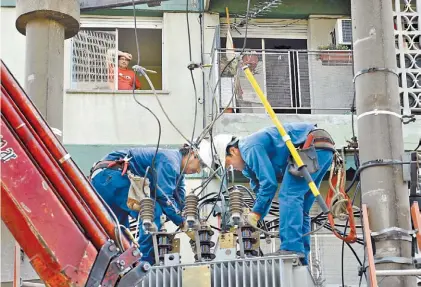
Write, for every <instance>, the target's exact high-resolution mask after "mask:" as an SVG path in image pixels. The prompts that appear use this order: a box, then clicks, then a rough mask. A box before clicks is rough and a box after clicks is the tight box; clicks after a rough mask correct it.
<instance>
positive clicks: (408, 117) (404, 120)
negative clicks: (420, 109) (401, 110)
mask: <svg viewBox="0 0 421 287" xmlns="http://www.w3.org/2000/svg"><path fill="white" fill-rule="evenodd" d="M416 120H417V119H416V118H415V115H403V116H402V124H404V125H407V124H410V123H414V122H415V121H416Z"/></svg>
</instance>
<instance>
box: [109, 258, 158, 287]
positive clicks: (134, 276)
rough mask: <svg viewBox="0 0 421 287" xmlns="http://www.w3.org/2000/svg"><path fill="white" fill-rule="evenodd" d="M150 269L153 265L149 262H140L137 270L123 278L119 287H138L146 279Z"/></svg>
mask: <svg viewBox="0 0 421 287" xmlns="http://www.w3.org/2000/svg"><path fill="white" fill-rule="evenodd" d="M150 269H151V265H150V264H149V263H148V262H140V263H139V264H138V265H137V266H136V267H135V268H133V269H132V270H130V271H129V272H128V273H127V274H125V275H124V276H123V278H121V280H120V281H119V282H118V284H117V287H132V286H138V284H139V283H141V282H142V281H143V280H144V279H145V277H146V275H147V274H148V271H149V270H150Z"/></svg>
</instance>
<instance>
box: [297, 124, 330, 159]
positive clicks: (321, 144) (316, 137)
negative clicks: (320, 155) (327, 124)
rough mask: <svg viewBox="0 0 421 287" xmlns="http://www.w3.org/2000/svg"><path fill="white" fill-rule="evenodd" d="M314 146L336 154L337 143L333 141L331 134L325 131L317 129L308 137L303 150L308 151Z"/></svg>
mask: <svg viewBox="0 0 421 287" xmlns="http://www.w3.org/2000/svg"><path fill="white" fill-rule="evenodd" d="M312 145H314V147H315V148H316V149H326V150H331V151H332V152H334V153H335V152H336V149H335V142H334V141H333V139H332V137H331V136H330V134H329V133H328V132H327V131H325V130H324V129H315V130H312V131H311V132H310V133H309V134H308V136H307V140H306V141H305V142H304V144H303V146H302V149H306V148H309V147H311V146H312Z"/></svg>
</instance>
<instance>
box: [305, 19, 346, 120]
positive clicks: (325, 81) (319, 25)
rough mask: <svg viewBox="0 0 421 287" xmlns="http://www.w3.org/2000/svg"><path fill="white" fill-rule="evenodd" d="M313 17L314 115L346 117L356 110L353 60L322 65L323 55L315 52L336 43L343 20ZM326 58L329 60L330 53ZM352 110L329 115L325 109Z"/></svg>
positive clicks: (310, 45)
mask: <svg viewBox="0 0 421 287" xmlns="http://www.w3.org/2000/svg"><path fill="white" fill-rule="evenodd" d="M331 17H332V16H326V17H322V16H310V18H309V20H308V30H307V31H308V37H307V47H308V49H309V50H310V51H312V52H309V72H310V74H309V77H310V90H311V106H312V107H313V108H315V109H320V110H314V111H313V112H312V113H314V114H327V113H329V114H346V113H349V108H350V107H351V106H352V100H353V95H354V85H353V82H352V78H353V69H352V58H349V59H348V60H349V61H347V62H346V63H337V62H332V61H331V62H329V61H327V62H322V61H321V60H320V54H319V53H317V52H314V51H317V50H319V47H320V46H326V45H329V44H331V43H332V37H331V34H330V33H331V32H332V31H333V30H334V28H335V24H336V20H337V18H343V16H335V17H332V18H331ZM323 55H326V56H328V55H329V52H324V53H323ZM326 108H329V109H344V108H345V109H348V111H345V110H344V111H340V110H336V111H326V110H322V109H326Z"/></svg>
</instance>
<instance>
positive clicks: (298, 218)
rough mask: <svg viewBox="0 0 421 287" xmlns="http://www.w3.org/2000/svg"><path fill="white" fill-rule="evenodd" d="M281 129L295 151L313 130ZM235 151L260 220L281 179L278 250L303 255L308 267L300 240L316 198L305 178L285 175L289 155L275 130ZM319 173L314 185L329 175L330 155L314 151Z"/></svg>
mask: <svg viewBox="0 0 421 287" xmlns="http://www.w3.org/2000/svg"><path fill="white" fill-rule="evenodd" d="M284 128H285V130H286V132H287V133H288V135H289V136H290V137H291V141H292V143H293V144H294V145H295V146H296V147H298V146H300V145H302V144H303V143H304V142H305V141H306V140H307V136H308V134H309V133H310V132H311V131H312V130H314V129H315V125H314V124H310V123H287V124H285V125H284ZM238 147H239V149H240V153H241V156H242V158H243V160H244V162H245V168H244V170H243V174H244V176H246V177H247V178H249V179H250V186H251V188H252V189H253V190H254V191H255V192H256V195H257V196H256V201H255V203H254V206H253V209H252V211H253V212H256V213H258V214H260V215H261V218H262V219H263V218H264V217H265V216H266V215H267V214H268V212H269V209H270V206H271V203H272V200H273V198H274V196H275V194H276V191H277V189H278V181H277V179H279V178H282V184H281V188H280V191H279V234H280V239H281V247H280V249H281V250H288V251H294V252H299V253H302V254H305V259H304V260H303V263H305V264H307V263H308V254H309V252H310V236H305V237H303V234H306V233H308V232H309V231H310V228H311V225H310V224H311V220H310V214H309V213H310V209H311V206H312V205H313V203H314V200H315V197H314V196H313V194H312V192H311V191H310V190H309V187H308V184H307V182H306V181H305V179H304V178H301V177H297V176H294V175H292V174H291V173H289V172H288V158H289V156H290V152H289V150H288V147H287V146H286V144H285V142H284V141H283V140H282V137H281V135H280V133H279V131H278V129H277V128H276V127H269V128H265V129H262V130H260V131H258V132H256V133H254V134H251V135H250V136H248V137H245V138H243V139H240V140H239V143H238ZM317 158H318V162H319V166H320V169H319V170H318V171H317V172H315V173H313V174H312V175H311V176H312V178H313V180H314V182H315V184H316V185H317V186H318V187H319V186H320V183H321V181H322V179H323V177H324V175H325V174H326V172H327V171H328V169H329V167H330V165H331V163H332V159H333V152H332V151H330V150H322V149H317Z"/></svg>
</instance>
